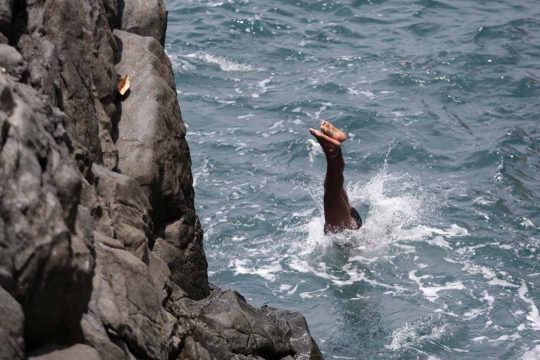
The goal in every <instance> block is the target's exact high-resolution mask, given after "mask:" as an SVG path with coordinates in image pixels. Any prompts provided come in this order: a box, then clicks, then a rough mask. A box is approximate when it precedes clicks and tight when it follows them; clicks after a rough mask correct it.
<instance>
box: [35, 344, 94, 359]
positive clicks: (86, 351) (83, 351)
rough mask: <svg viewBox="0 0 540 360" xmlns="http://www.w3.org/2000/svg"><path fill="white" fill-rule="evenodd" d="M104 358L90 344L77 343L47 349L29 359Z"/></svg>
mask: <svg viewBox="0 0 540 360" xmlns="http://www.w3.org/2000/svg"><path fill="white" fill-rule="evenodd" d="M73 359H77V360H102V358H101V356H100V355H99V353H98V352H97V350H96V349H94V348H91V347H90V346H88V345H83V344H77V345H73V346H72V347H69V348H67V349H56V350H51V351H47V350H45V353H44V354H41V355H35V356H31V357H29V358H28V360H73Z"/></svg>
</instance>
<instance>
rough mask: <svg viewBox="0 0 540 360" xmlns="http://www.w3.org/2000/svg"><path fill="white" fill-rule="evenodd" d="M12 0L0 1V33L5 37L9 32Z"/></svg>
mask: <svg viewBox="0 0 540 360" xmlns="http://www.w3.org/2000/svg"><path fill="white" fill-rule="evenodd" d="M12 14H13V0H3V1H2V2H0V33H2V34H3V35H4V36H5V37H6V38H7V37H9V34H10V33H11V17H12V16H13V15H12Z"/></svg>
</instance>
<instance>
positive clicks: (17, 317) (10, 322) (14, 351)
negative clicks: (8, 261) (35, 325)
mask: <svg viewBox="0 0 540 360" xmlns="http://www.w3.org/2000/svg"><path fill="white" fill-rule="evenodd" d="M2 223H3V222H2V220H0V229H1V228H2V225H1V224H2ZM0 231H1V230H0ZM23 326H24V313H23V310H22V307H21V305H19V303H18V302H17V301H16V300H15V299H14V298H12V297H11V295H9V293H8V292H7V291H6V290H4V289H3V288H2V287H1V286H0V344H2V346H0V359H13V360H17V359H21V360H22V359H24V338H23Z"/></svg>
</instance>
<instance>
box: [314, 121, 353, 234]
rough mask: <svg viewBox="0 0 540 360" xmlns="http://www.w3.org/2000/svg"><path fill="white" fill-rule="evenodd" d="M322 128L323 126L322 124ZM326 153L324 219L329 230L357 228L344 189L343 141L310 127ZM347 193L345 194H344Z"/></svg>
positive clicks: (338, 230)
mask: <svg viewBox="0 0 540 360" xmlns="http://www.w3.org/2000/svg"><path fill="white" fill-rule="evenodd" d="M321 128H322V126H321ZM309 131H310V132H311V134H312V135H313V136H315V138H316V139H317V141H318V142H319V144H321V147H322V148H323V150H324V153H325V155H326V178H325V190H324V219H325V222H326V226H327V229H328V231H330V232H340V231H342V230H344V229H356V228H357V225H356V222H355V221H354V219H353V218H352V217H351V214H350V205H349V202H348V197H347V195H346V192H345V190H344V189H343V183H344V177H343V171H344V170H345V161H344V160H343V155H342V153H341V142H340V141H338V140H335V139H333V138H331V137H329V136H327V135H325V134H323V133H322V132H321V131H317V130H314V129H309ZM344 194H345V196H343V195H344Z"/></svg>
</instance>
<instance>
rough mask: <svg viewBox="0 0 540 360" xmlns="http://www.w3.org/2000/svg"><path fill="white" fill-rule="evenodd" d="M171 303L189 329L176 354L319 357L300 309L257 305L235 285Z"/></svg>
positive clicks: (192, 356) (194, 356) (184, 356)
mask: <svg viewBox="0 0 540 360" xmlns="http://www.w3.org/2000/svg"><path fill="white" fill-rule="evenodd" d="M170 309H171V311H172V312H173V313H176V314H177V315H178V316H179V317H182V319H183V320H185V321H186V327H187V328H188V329H189V333H188V337H187V339H186V346H184V349H183V350H182V353H181V354H180V359H214V358H215V359H283V358H287V357H288V356H290V357H293V356H294V358H295V359H306V360H307V359H309V360H318V359H322V355H321V353H320V351H319V349H318V347H317V345H316V344H315V343H314V342H313V340H312V339H311V336H309V335H308V338H305V337H304V335H306V334H309V333H308V331H307V324H306V322H305V319H304V318H303V317H302V316H301V315H300V314H298V313H296V312H283V311H278V310H277V309H274V310H270V309H268V308H265V309H263V310H258V309H255V308H253V307H251V306H249V305H248V304H247V303H246V301H245V299H244V298H243V297H242V296H241V295H240V294H238V293H237V292H235V291H224V292H216V293H214V294H213V295H211V296H209V297H208V298H206V299H204V300H201V301H192V300H190V299H187V298H183V299H180V300H178V301H174V302H171V305H170ZM186 314H188V315H186ZM309 340H311V343H310V342H309Z"/></svg>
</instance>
